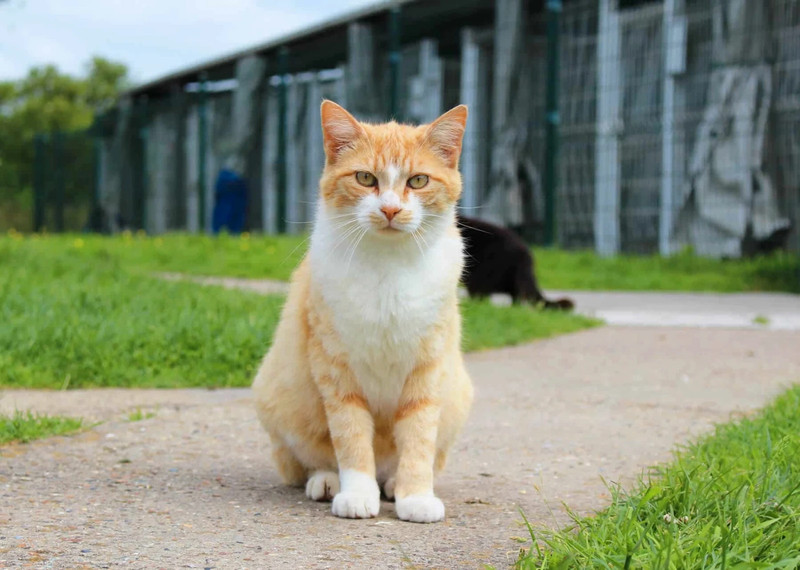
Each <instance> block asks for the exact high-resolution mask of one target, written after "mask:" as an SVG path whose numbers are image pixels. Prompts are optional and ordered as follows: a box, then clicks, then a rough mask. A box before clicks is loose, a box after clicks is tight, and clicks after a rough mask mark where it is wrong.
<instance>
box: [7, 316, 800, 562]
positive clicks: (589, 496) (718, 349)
mask: <svg viewBox="0 0 800 570" xmlns="http://www.w3.org/2000/svg"><path fill="white" fill-rule="evenodd" d="M799 346H800V332H791V331H770V330H728V329H714V330H710V329H701V328H692V329H682V328H675V327H673V328H641V327H603V328H600V329H594V330H590V331H584V332H581V333H577V334H573V335H567V336H563V337H559V338H556V339H552V340H547V341H542V342H537V343H534V344H530V345H526V346H521V347H516V348H508V349H502V350H496V351H487V352H482V353H478V354H472V355H469V356H468V359H467V360H468V366H469V370H470V372H471V374H472V376H473V378H474V381H475V385H476V401H475V406H474V409H473V413H472V416H471V418H470V420H469V421H468V424H467V428H466V430H465V433H464V434H463V436H462V437H461V439H460V440H459V442H458V444H457V446H456V448H455V450H454V453H453V456H452V459H451V463H450V465H449V466H448V469H447V470H446V471H445V472H444V474H443V475H442V476H441V477H440V479H439V481H438V484H437V489H438V493H439V495H440V496H441V497H442V499H443V500H444V502H445V505H446V507H447V509H448V510H447V513H448V516H447V520H446V521H445V522H444V523H439V524H434V525H416V524H411V523H401V522H399V521H398V520H397V519H396V518H395V516H394V509H393V505H392V504H391V503H384V504H383V506H382V512H381V515H380V517H378V518H377V519H372V520H362V521H351V520H341V519H336V518H334V517H333V516H332V515H331V514H330V512H329V505H328V504H317V503H312V502H310V501H308V500H306V499H305V497H304V495H303V493H302V491H300V490H297V489H291V488H285V487H283V486H281V485H280V483H279V481H278V477H277V474H276V473H275V471H274V469H273V468H272V466H271V464H270V462H269V460H268V451H269V450H268V443H267V438H266V436H265V434H264V433H263V432H262V431H261V429H260V427H259V425H258V423H257V421H256V418H255V414H254V412H253V409H252V407H251V403H250V401H249V398H250V396H249V391H247V390H217V391H209V390H176V391H150V390H147V391H145V390H142V391H128V390H96V391H70V392H37V391H6V392H5V393H4V394H3V396H2V398H0V411H4V412H8V411H10V410H13V409H15V408H19V409H33V410H37V411H42V412H49V413H64V414H70V415H81V416H84V417H87V418H91V419H94V420H101V419H102V420H104V422H103V423H101V424H100V425H99V426H97V427H95V428H93V429H91V430H89V431H87V432H84V433H82V434H80V435H77V436H74V437H68V438H63V437H59V438H52V439H48V440H44V441H39V442H34V443H32V444H29V445H12V446H8V447H6V448H4V449H2V450H1V451H0V455H2V457H0V567H4V566H5V567H19V566H25V565H29V566H33V567H41V568H71V567H88V568H96V567H103V568H104V567H117V566H127V567H131V568H178V567H189V568H192V567H194V568H281V569H283V568H402V567H416V568H460V567H464V568H476V567H479V566H480V565H481V564H482V563H489V564H493V565H495V566H497V567H499V568H502V567H505V566H506V565H507V564H510V563H512V562H513V560H514V559H515V558H516V554H517V551H518V549H519V546H520V544H519V542H518V541H517V540H516V538H519V537H524V536H525V534H526V531H525V529H524V528H523V527H522V526H521V517H520V515H519V512H518V509H519V508H521V509H522V510H523V511H524V512H525V513H526V515H527V516H528V517H529V519H530V520H531V521H533V522H534V524H537V525H547V526H551V527H552V526H557V525H561V524H564V523H565V521H566V520H567V518H566V515H565V514H564V511H563V509H562V507H561V502H562V501H563V502H565V503H566V504H567V505H569V506H570V507H571V508H572V509H574V510H576V511H578V512H580V513H590V512H592V511H593V510H594V509H598V508H602V507H603V506H604V505H605V504H606V503H607V501H608V493H607V492H606V489H605V487H604V485H603V483H602V481H601V476H602V477H604V478H606V479H607V480H610V481H621V482H630V481H631V480H633V479H635V477H636V475H637V474H639V473H640V472H641V471H642V470H643V469H645V468H646V467H647V466H648V465H651V464H653V463H655V462H658V461H661V460H666V459H668V458H669V450H670V449H671V448H672V446H673V445H674V444H675V443H676V442H680V441H685V440H686V439H687V438H688V437H690V436H692V435H694V434H698V433H702V432H705V431H707V430H708V429H709V427H710V426H711V424H712V423H713V422H718V421H724V420H727V419H728V418H730V417H731V415H732V414H733V415H734V417H735V416H737V415H740V414H747V413H749V412H750V411H752V410H754V409H756V408H758V407H760V406H762V405H763V404H764V403H765V402H766V401H768V400H769V399H770V398H771V397H773V396H774V395H775V394H777V393H778V392H779V391H780V390H781V389H782V388H783V387H785V386H787V385H788V384H790V383H792V382H796V381H798V380H799V379H800V353H798V350H797V348H798V347H799ZM137 407H139V408H142V409H143V410H144V411H150V410H151V411H154V412H155V416H154V417H152V418H150V419H146V420H142V421H138V422H127V421H125V418H126V417H127V414H128V413H129V412H130V411H131V410H133V409H136V408H137Z"/></svg>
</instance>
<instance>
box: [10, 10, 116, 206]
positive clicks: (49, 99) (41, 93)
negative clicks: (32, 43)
mask: <svg viewBox="0 0 800 570" xmlns="http://www.w3.org/2000/svg"><path fill="white" fill-rule="evenodd" d="M2 1H3V0H0V2H2ZM128 85H129V80H128V69H127V67H126V66H125V65H124V64H121V63H117V62H113V61H109V60H107V59H104V58H102V57H93V58H92V59H91V60H90V62H89V63H88V65H87V71H86V75H85V76H84V77H74V76H71V75H69V74H66V73H62V72H60V71H59V70H58V68H57V67H56V66H55V65H44V66H37V67H34V68H32V69H31V70H30V71H29V72H28V74H27V75H26V76H25V77H24V78H23V79H20V80H18V81H4V82H0V200H3V199H4V198H8V197H9V196H13V195H15V194H18V193H20V192H23V193H27V192H30V190H31V184H32V170H33V160H34V151H33V141H34V137H35V135H36V134H37V133H55V132H59V131H76V130H82V129H86V128H88V127H89V126H90V125H91V124H92V120H93V117H94V115H95V113H99V112H102V111H105V110H107V109H108V108H109V107H110V106H111V105H112V104H113V103H114V101H115V100H116V98H117V97H118V96H119V94H120V93H121V92H122V91H123V90H124V89H126V88H127V87H128Z"/></svg>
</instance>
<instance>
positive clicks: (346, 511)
mask: <svg viewBox="0 0 800 570" xmlns="http://www.w3.org/2000/svg"><path fill="white" fill-rule="evenodd" d="M380 508H381V501H380V495H379V494H375V493H357V492H352V491H350V492H348V491H344V492H341V493H339V494H338V495H336V496H335V497H334V498H333V506H332V507H331V511H332V512H333V514H334V515H336V516H337V517H342V518H344V519H369V518H372V517H375V516H378V511H379V510H380Z"/></svg>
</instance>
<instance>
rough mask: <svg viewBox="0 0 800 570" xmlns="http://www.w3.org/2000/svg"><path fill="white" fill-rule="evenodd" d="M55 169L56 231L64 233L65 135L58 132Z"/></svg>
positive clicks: (55, 145) (56, 134) (55, 148)
mask: <svg viewBox="0 0 800 570" xmlns="http://www.w3.org/2000/svg"><path fill="white" fill-rule="evenodd" d="M53 162H55V167H54V168H53V173H54V176H53V178H54V179H55V188H54V190H55V192H54V193H55V198H56V199H55V229H56V231H57V232H63V231H64V177H65V176H66V172H65V165H64V133H62V132H61V131H56V132H55V133H53Z"/></svg>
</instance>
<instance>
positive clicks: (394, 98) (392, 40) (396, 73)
mask: <svg viewBox="0 0 800 570" xmlns="http://www.w3.org/2000/svg"><path fill="white" fill-rule="evenodd" d="M401 57H402V53H401V51H400V6H399V5H395V6H392V9H391V10H390V11H389V118H391V119H399V117H398V115H399V113H400V60H401Z"/></svg>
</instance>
